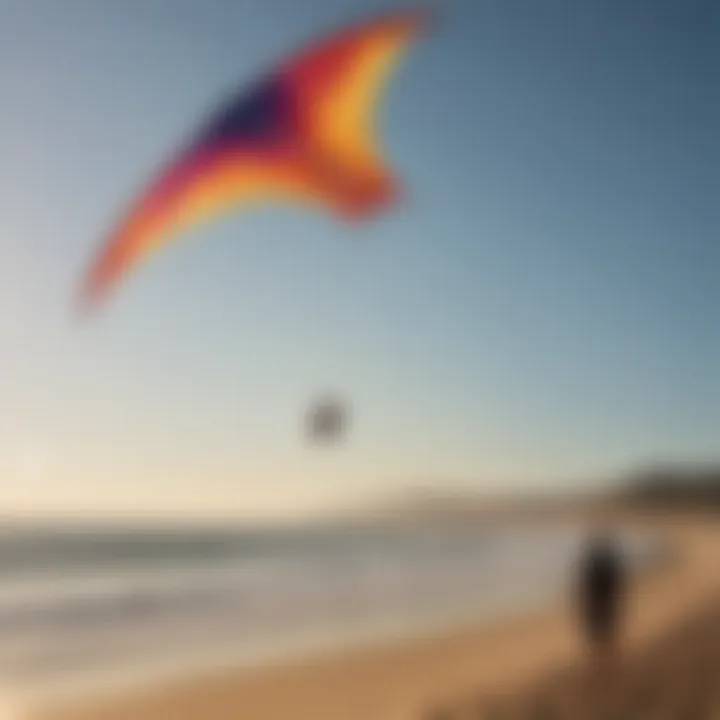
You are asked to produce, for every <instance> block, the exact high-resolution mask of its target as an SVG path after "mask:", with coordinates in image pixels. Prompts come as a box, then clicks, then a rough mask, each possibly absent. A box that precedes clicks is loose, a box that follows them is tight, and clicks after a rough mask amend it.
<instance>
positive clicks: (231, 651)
mask: <svg viewBox="0 0 720 720" xmlns="http://www.w3.org/2000/svg"><path fill="white" fill-rule="evenodd" d="M581 542H582V531H581V530H580V528H579V527H577V526H574V525H571V524H564V525H557V526H552V527H540V526H537V527H533V526H520V525H517V524H515V525H511V524H508V525H496V524H493V525H488V526H478V527H466V526H463V527H450V526H440V525H433V526H431V525H424V526H411V525H407V524H398V525H397V526H394V527H384V528H381V527H378V526H367V527H359V526H345V527H342V526H337V525H336V526H334V527H331V528H330V527H324V528H320V527H304V528H284V529H283V528H264V529H263V528H250V527H242V526H240V527H237V528H230V529H228V528H203V529H197V528H194V529H189V528H174V529H173V528H168V527H161V526H158V527H155V528H153V527H142V528H140V527H135V528H130V527H124V528H123V527H121V528H114V529H113V528H101V527H95V528H85V529H81V528H79V527H78V528H71V527H67V526H66V527H63V528H57V527H55V528H47V527H46V528H38V527H34V528H24V529H15V530H8V531H6V532H4V533H3V534H2V535H0V634H1V635H0V637H2V643H0V688H1V689H0V692H1V693H2V695H3V696H4V697H6V698H10V697H15V698H18V700H17V702H20V700H19V698H29V697H36V698H39V697H43V696H46V695H48V694H50V695H52V694H53V693H54V694H63V693H82V692H86V691H90V690H98V689H100V688H103V687H111V686H112V685H113V684H120V683H127V682H135V683H137V682H143V681H153V680H154V679H156V678H157V677H159V676H160V675H169V676H173V675H178V674H180V673H185V672H187V673H193V674H197V673H198V672H202V671H203V670H212V669H215V668H217V667H221V666H230V665H233V666H234V665H247V666H249V667H256V666H260V665H263V664H267V663H273V662H278V661H282V660H286V659H291V658H293V657H296V656H301V655H303V654H307V653H312V652H321V651H326V650H329V649H332V648H337V647H349V646H352V645H358V644H362V643H374V642H375V643H376V642H380V641H386V640H391V639H393V638H395V637H397V638H400V637H403V636H406V635H416V634H418V633H432V632H437V631H439V630H441V629H443V628H445V627H450V626H452V625H453V624H457V625H460V624H461V623H463V622H468V621H470V620H473V621H475V620H482V619H483V618H491V617H493V616H497V615H502V614H507V613H513V612H522V611H524V610H528V609H531V608H534V607H539V606H540V605H541V604H542V603H546V602H552V601H553V600H555V599H557V598H558V597H559V595H560V594H561V593H562V592H565V591H566V590H567V588H568V583H569V582H571V580H572V570H573V568H574V565H575V562H576V560H577V557H578V552H579V550H580V547H581ZM623 543H624V544H625V546H626V549H627V552H628V556H629V557H631V558H632V561H633V562H636V563H639V562H642V561H643V559H644V558H645V557H647V555H648V553H650V552H651V551H652V543H651V542H650V541H649V540H648V539H646V538H640V537H635V536H632V535H630V534H626V536H623Z"/></svg>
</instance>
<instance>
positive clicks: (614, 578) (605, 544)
mask: <svg viewBox="0 0 720 720" xmlns="http://www.w3.org/2000/svg"><path fill="white" fill-rule="evenodd" d="M626 590H627V588H626V577H625V567H624V563H623V558H622V553H621V550H620V547H619V544H618V542H617V541H616V540H615V539H614V538H613V535H612V534H611V533H610V532H609V531H608V530H606V529H601V530H599V531H596V532H595V533H594V534H593V536H592V537H591V539H590V541H589V542H588V545H587V547H586V549H585V552H584V554H583V558H582V561H581V567H580V620H581V624H582V629H583V633H584V636H585V640H586V643H587V645H588V650H589V654H590V664H591V673H592V676H593V679H594V681H595V682H597V684H598V687H599V688H600V689H607V687H608V683H610V682H612V680H613V679H614V678H615V675H616V673H617V669H618V660H619V657H618V655H619V650H620V648H619V639H620V638H619V634H620V624H621V619H622V618H621V615H622V611H623V605H624V599H625V594H626Z"/></svg>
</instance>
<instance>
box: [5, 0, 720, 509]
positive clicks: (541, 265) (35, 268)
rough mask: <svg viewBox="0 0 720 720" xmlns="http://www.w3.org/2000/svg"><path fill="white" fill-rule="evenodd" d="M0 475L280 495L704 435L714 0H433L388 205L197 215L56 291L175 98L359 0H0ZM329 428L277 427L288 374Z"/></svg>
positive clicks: (133, 502) (644, 451)
mask: <svg viewBox="0 0 720 720" xmlns="http://www.w3.org/2000/svg"><path fill="white" fill-rule="evenodd" d="M0 6H1V7H2V15H3V22H2V24H1V25H0V91H1V92H2V116H0V159H2V162H1V163H0V213H1V218H2V225H1V226H0V227H1V232H0V253H2V262H0V308H1V309H0V337H2V338H3V344H2V348H3V352H2V361H1V365H0V369H1V370H2V372H1V373H0V399H1V402H0V442H2V445H3V447H2V451H1V452H0V475H1V476H2V477H3V483H2V487H1V488H0V503H2V506H3V507H4V508H6V509H7V511H8V512H16V511H18V512H19V511H22V512H35V511H42V512H46V511H53V510H61V511H69V510H86V511H91V512H99V513H109V512H140V511H143V512H150V513H155V512H159V511H167V512H171V513H176V512H177V513H197V514H205V513H217V512H222V513H228V512H230V513H233V512H236V513H247V514H253V513H261V512H262V513H273V512H277V513H292V512H302V511H304V510H306V509H312V508H316V507H322V506H328V505H333V504H337V503H344V502H353V501H356V500H363V499H367V498H370V497H372V496H374V495H376V494H378V493H380V494H382V493H392V492H394V491H395V490H398V489H400V488H402V487H405V486H408V485H415V484H418V483H423V484H427V483H436V484H438V485H443V484H448V485H452V484H456V483H461V484H469V485H473V486H474V487H477V488H478V489H481V490H487V491H493V490H496V489H498V488H501V487H503V488H521V487H527V486H533V487H536V486H539V485H542V486H551V485H552V484H554V483H578V484H579V483H582V482H584V481H585V480H586V479H587V478H593V477H598V476H603V475H604V474H605V473H607V472H612V471H614V470H618V469H624V468H625V467H626V466H628V465H632V464H634V463H636V462H644V461H646V460H651V459H665V458H669V459H680V460H682V459H687V460H707V459H710V458H712V457H713V455H714V454H715V455H716V452H715V451H716V448H717V435H716V433H717V428H718V427H720V383H718V376H717V369H718V367H720V324H718V322H717V320H716V314H717V308H718V305H719V304H720V283H718V277H719V276H720V249H719V247H720V246H719V245H718V229H719V227H720V210H719V209H718V207H719V206H718V203H717V197H718V190H719V189H720V180H719V176H718V168H719V167H720V150H719V147H720V144H719V142H718V139H717V132H718V130H717V129H718V127H719V126H720V122H719V121H720V97H719V92H720V91H719V90H718V84H717V68H718V67H720V45H718V43H717V27H718V25H719V23H720V9H718V8H717V7H715V4H714V3H713V2H712V0H707V1H702V0H686V1H684V2H681V1H680V0H677V1H676V2H670V1H669V0H636V1H635V2H633V3H627V2H625V1H624V0H623V1H621V0H602V1H600V0H587V1H586V2H582V3H578V2H575V1H573V0H546V2H543V3H539V2H536V1H535V0H512V1H511V2H508V1H507V0H483V1H482V2H481V1H480V0H477V1H475V0H473V1H471V0H465V1H463V0H456V1H453V0H449V1H448V2H446V3H440V7H441V12H442V24H441V25H440V27H439V28H438V30H437V32H436V33H435V35H433V36H431V37H430V38H429V39H427V40H426V41H423V42H422V43H421V44H419V45H418V46H416V47H415V48H414V49H413V51H412V52H411V53H410V55H409V56H408V58H407V59H406V60H405V61H404V63H403V66H402V68H401V70H400V71H399V73H398V74H397V75H396V76H395V78H394V80H393V82H392V84H391V86H390V88H389V92H388V94H387V100H386V102H385V103H384V105H383V107H382V111H381V117H380V129H381V134H382V138H383V145H384V147H385V149H386V153H387V156H388V158H389V163H390V164H391V166H392V167H393V168H394V169H395V170H396V171H397V172H398V173H399V175H400V176H401V178H403V181H404V182H405V184H406V186H407V195H408V198H407V200H406V201H405V202H404V203H403V204H401V205H400V206H398V207H396V208H394V209H392V210H391V211H390V212H388V213H386V214H385V215H383V216H382V217H380V218H378V219H377V220H375V221H373V222H371V223H370V224H367V225H364V226H362V227H360V228H356V229H353V230H348V229H347V228H345V227H344V226H343V225H342V224H341V223H338V222H337V221H336V220H334V219H333V218H331V217H328V216H326V215H323V214H321V213H318V212H315V211H309V210H302V209H298V208H296V207H283V206H275V207H268V208H264V209H262V210H259V211H253V212H244V213H238V214H235V215H232V216H228V217H225V218H223V219H222V220H221V221H220V222H218V223H216V224H213V225H212V226H206V227H204V228H202V229H201V230H200V231H198V232H196V233H194V234H193V236H192V238H187V240H186V241H184V242H180V243H178V244H176V245H174V246H172V247H169V248H168V250H167V251H166V252H164V253H163V254H162V255H159V256H157V258H155V259H154V260H153V261H152V262H151V263H149V264H147V265H146V266H144V267H142V268H141V269H140V270H139V271H138V272H137V273H136V274H135V275H134V276H133V277H132V278H131V280H130V281H129V282H127V283H126V284H125V285H124V286H123V287H122V288H121V291H120V292H119V293H118V294H117V295H116V296H115V297H114V298H113V299H112V301H111V303H110V304H109V305H108V306H107V308H106V309H104V311H103V312H102V314H101V315H99V316H97V317H96V318H95V319H93V320H92V322H90V323H84V324H78V323H77V322H76V321H75V319H74V318H73V317H72V313H71V300H72V296H73V293H74V290H75V287H76V284H77V281H78V278H79V274H80V272H81V270H82V269H83V268H84V266H85V264H86V263H87V261H88V258H89V255H90V253H91V252H92V251H93V250H94V248H95V247H96V245H97V242H98V240H99V238H100V237H101V236H102V234H103V233H104V232H105V231H106V230H107V228H108V225H109V224H110V223H111V222H112V221H113V220H114V219H115V217H116V215H117V213H118V212H119V210H120V209H121V208H122V207H123V206H124V204H125V202H126V201H127V200H128V199H129V197H130V196H131V195H132V194H134V193H135V192H136V191H137V190H138V188H139V187H140V186H142V185H143V184H144V182H145V180H146V179H147V176H148V174H149V173H151V172H152V171H153V170H154V169H155V168H156V167H157V165H158V164H159V163H161V162H163V161H164V160H165V159H166V158H167V156H168V154H169V153H170V152H171V151H172V150H173V148H174V147H175V146H176V145H177V143H178V142H179V141H181V140H183V139H184V138H185V137H187V135H188V132H189V131H191V130H192V129H193V128H194V127H195V125H196V123H197V121H198V120H199V119H200V118H201V117H203V116H204V115H205V114H206V113H207V111H208V110H210V109H212V107H213V105H214V104H215V103H217V102H218V101H220V100H222V99H223V97H224V96H225V95H226V94H227V92H228V91H230V90H233V89H235V88H236V87H237V86H238V84H242V83H245V82H250V81H251V80H252V79H253V78H254V77H256V76H257V75H258V74H259V73H261V72H262V71H263V70H265V69H267V68H268V67H269V66H271V65H272V64H273V62H275V61H277V59H278V58H281V57H283V55H285V54H286V53H287V52H288V51H292V50H293V49H294V48H295V47H297V46H298V45H299V44H302V43H304V42H305V41H306V40H308V39H309V38H312V37H314V36H317V35H318V34H319V33H320V34H321V33H322V32H324V31H325V30H329V29H332V28H334V27H336V26H337V25H342V24H344V23H347V22H351V21H353V20H354V19H356V18H363V17H365V16H366V15H372V13H373V12H375V11H377V10H381V9H385V8H388V7H393V6H394V5H392V4H388V3H386V2H379V1H376V0H372V1H371V0H367V1H366V0H332V1H331V0H303V1H302V2H299V1H298V0H264V1H263V2H262V3H257V2H249V1H247V2H242V1H235V0H233V1H232V2H231V1H230V0H204V1H203V2H202V3H201V2H199V1H198V0H152V2H148V1H147V0H124V2H122V3H111V2H110V0H102V2H100V1H98V0H65V1H64V2H63V3H59V2H55V0H0ZM325 389H331V390H336V391H338V392H341V393H342V394H344V395H345V396H346V397H347V398H348V399H350V400H351V401H352V403H353V412H354V420H353V428H352V433H351V435H350V437H349V438H348V441H347V442H346V443H345V444H344V445H343V446H342V447H341V448H338V449H336V450H333V451H331V452H323V451H319V450H318V449H317V448H309V447H307V446H305V445H304V444H303V442H302V437H301V433H300V430H301V419H302V414H303V411H304V409H305V408H306V407H307V404H308V401H309V399H311V398H312V397H313V396H314V394H315V393H317V392H319V391H323V390H325Z"/></svg>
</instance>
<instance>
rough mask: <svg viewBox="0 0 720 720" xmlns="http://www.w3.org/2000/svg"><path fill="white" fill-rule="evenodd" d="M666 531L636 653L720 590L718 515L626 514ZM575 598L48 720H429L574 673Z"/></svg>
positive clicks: (47, 713)
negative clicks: (475, 700) (467, 700)
mask: <svg viewBox="0 0 720 720" xmlns="http://www.w3.org/2000/svg"><path fill="white" fill-rule="evenodd" d="M622 520H623V522H625V523H628V522H629V524H631V525H634V526H639V527H643V528H647V529H650V530H653V531H656V532H659V533H660V534H662V535H663V536H665V537H666V538H667V539H668V540H669V541H670V542H671V544H672V547H673V549H674V552H673V559H672V561H671V562H670V563H669V564H667V565H666V566H663V567H661V568H658V569H656V570H653V571H648V572H647V573H646V575H645V577H643V578H641V579H638V580H637V581H636V584H635V586H634V592H633V595H632V602H631V607H630V612H629V617H628V632H627V645H628V651H629V652H631V653H632V652H640V651H641V650H642V649H643V647H645V646H646V645H647V643H649V642H651V641H652V640H653V639H656V638H657V637H658V636H659V635H660V634H661V633H663V632H666V631H667V630H668V629H671V628H672V627H675V626H677V625H678V623H680V622H682V621H683V620H687V619H688V618H690V617H692V616H693V615H695V614H697V613H698V612H700V610H701V609H702V608H703V606H706V605H707V603H708V600H709V598H711V597H712V596H713V594H714V593H717V592H719V591H720V560H718V553H719V550H720V522H719V521H718V518H717V517H707V518H703V517H699V516H692V517H689V516H682V515H653V516H650V515H645V516H624V517H622ZM569 603H570V599H569V598H568V599H567V600H566V601H565V602H561V603H559V604H557V605H556V606H554V607H552V608H549V609H547V610H544V611H538V612H535V613H534V614H532V615H523V616H522V617H518V618H506V619H504V620H502V621H496V622H494V623H492V624H488V623H487V622H486V623H483V624H480V625H477V626H475V627H465V628H462V629H458V630H456V631H452V632H447V633H445V634H444V635H442V636H439V637H431V638H415V639H412V640H408V641H403V642H398V643H392V644H388V645H387V646H384V647H377V646H375V647H373V648H371V649H370V648H366V649H357V650H352V651H351V650H347V651H344V652H335V653H332V654H325V655H322V656H320V655H318V656H317V657H315V658H314V659H312V660H311V659H306V660H305V661H304V662H302V663H300V662H296V663H293V664H288V665H287V666H283V667H278V666H274V667H272V668H266V669H255V670H252V671H248V670H238V671H234V672H232V671H225V672H223V673H217V674H215V675H214V676H213V677H207V678H197V679H195V680H193V681H183V682H178V683H174V684H166V685H165V686H163V687H156V688H153V689H143V690H136V691H133V692H126V693H124V694H122V695H113V696H107V697H104V698H100V697H96V698H95V699H94V700H92V701H90V700H86V701H85V702H84V703H80V702H79V701H78V702H76V703H74V704H66V705H65V706H64V707H56V708H54V709H53V710H52V711H51V710H49V709H46V710H44V711H42V712H38V713H37V714H36V715H35V717H38V718H42V720H170V719H172V720H220V719H222V720H226V719H228V718H243V719H244V720H254V719H256V718H257V719H258V720H289V719H293V720H424V718H426V717H428V716H429V715H428V713H429V711H430V710H431V709H432V708H434V707H452V706H453V705H454V704H456V703H457V702H458V698H463V697H470V696H473V697H482V696H483V695H484V694H497V693H501V694H502V693H507V694H516V693H519V692H521V691H522V689H523V688H524V687H526V686H529V685H530V684H532V683H534V682H536V681H537V680H538V679H539V678H541V677H542V676H543V675H544V674H545V673H547V672H548V671H550V670H551V669H553V668H559V667H572V666H577V665H578V663H579V662H580V661H581V658H582V650H583V648H582V645H581V643H580V641H579V639H578V637H577V634H576V632H575V627H574V624H573V615H572V613H571V606H570V604H569Z"/></svg>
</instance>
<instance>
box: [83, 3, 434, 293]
mask: <svg viewBox="0 0 720 720" xmlns="http://www.w3.org/2000/svg"><path fill="white" fill-rule="evenodd" d="M428 20H429V17H428V13H427V12H426V11H424V10H404V11H398V12H395V13H391V14H389V15H386V16H385V17H383V18H380V19H377V20H375V21H372V22H368V23H365V24H362V25H360V26H357V27H354V28H350V29H346V30H344V31H341V32H338V33H336V34H334V35H332V36H331V37H329V38H326V39H325V40H324V41H322V42H319V43H316V44H314V45H312V46H311V47H309V48H308V49H307V50H306V51H305V52H302V53H299V54H298V55H297V56H295V57H293V58H290V59H289V60H288V61H286V62H285V63H283V64H281V65H280V66H279V68H278V69H277V70H276V71H275V72H274V73H272V74H271V75H269V76H268V77H266V78H265V79H263V80H262V81H261V82H259V83H258V84H256V85H255V86H254V87H253V88H251V89H250V90H249V91H245V92H243V93H241V94H240V95H239V96H237V97H234V98H232V99H231V100H230V102H229V103H227V104H226V105H225V106H224V107H222V108H221V109H220V111H219V112H217V113H216V114H215V115H214V116H212V117H211V119H210V121H209V122H208V123H207V124H206V126H205V127H204V128H203V129H202V130H201V131H200V132H199V133H198V134H197V136H196V137H195V139H194V140H193V141H192V142H191V143H190V144H189V146H188V147H186V148H185V149H184V150H183V151H182V152H181V153H179V155H178V156H177V157H176V158H175V159H173V160H172V161H171V162H170V163H169V165H168V166H167V167H165V168H164V169H163V170H162V171H161V172H160V173H159V175H158V177H157V178H156V179H155V181H154V182H152V183H151V184H150V186H149V187H148V188H147V189H146V190H145V192H144V193H142V194H141V195H140V196H139V197H138V198H137V199H136V201H135V202H134V203H133V204H132V205H131V206H130V208H129V210H128V212H127V213H126V214H125V216H124V217H123V218H121V221H120V223H119V225H118V226H117V227H116V228H115V229H114V231H113V232H112V233H111V234H110V236H109V238H108V239H107V241H106V242H105V243H104V245H103V246H102V248H101V249H100V252H99V255H98V256H97V257H96V258H95V260H94V262H93V263H92V264H91V266H90V268H89V270H88V273H87V275H86V277H85V278H84V281H83V283H82V286H81V289H80V300H81V302H82V304H83V305H84V306H86V307H89V306H92V305H94V303H96V302H97V301H99V300H100V299H101V297H103V296H104V295H105V294H106V293H107V292H108V291H109V290H110V288H111V287H112V286H114V285H115V284H116V283H117V282H118V281H119V280H120V279H121V278H122V277H123V276H124V275H125V274H126V273H127V272H128V271H129V270H130V269H131V268H133V267H134V266H135V265H137V264H138V263H139V262H140V261H141V260H144V259H145V257H146V256H147V255H148V254H150V253H151V252H153V251H155V250H157V249H158V248H160V247H162V246H163V245H165V244H166V243H167V242H169V241H171V240H172V239H174V238H175V236H177V235H178V234H180V233H181V232H184V231H186V230H188V229H190V228H192V227H194V226H196V225H198V224H199V223H201V222H203V221H206V220H209V219H210V218H213V217H215V216H217V215H220V214H221V213H223V212H227V211H229V210H230V209H232V208H233V207H236V206H241V205H246V204H249V203H250V202H253V201H255V202H257V201H261V200H268V199H270V200H272V199H284V200H288V199H291V200H297V201H304V202H310V203H314V204H318V205H320V206H324V207H328V208H330V209H331V210H333V211H334V212H336V213H337V214H339V215H340V216H342V217H346V218H356V219H361V218H366V217H369V216H371V215H373V214H375V213H377V212H379V211H380V210H381V209H382V208H383V207H385V206H387V205H389V204H390V203H391V201H392V200H393V199H394V198H395V197H396V196H397V194H398V183H397V181H396V180H395V178H394V177H393V176H392V175H391V173H390V172H389V171H388V170H387V169H386V167H385V166H384V164H383V162H382V159H381V153H380V151H379V149H378V144H377V142H376V140H375V137H374V132H373V127H372V125H373V122H372V121H373V115H374V113H375V110H376V107H377V105H378V104H379V98H380V93H381V90H382V88H383V86H384V84H385V80H386V78H387V76H388V75H389V73H390V70H391V69H392V68H393V66H394V65H395V64H396V62H397V60H398V59H399V58H400V56H401V54H402V51H403V50H405V49H406V47H407V46H408V45H409V44H410V42H411V41H412V40H414V39H415V38H416V37H417V36H418V35H419V34H420V33H421V31H423V30H424V29H425V27H426V26H427V24H428Z"/></svg>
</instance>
